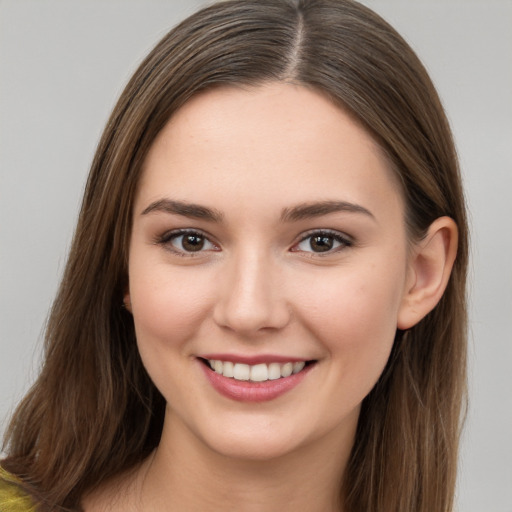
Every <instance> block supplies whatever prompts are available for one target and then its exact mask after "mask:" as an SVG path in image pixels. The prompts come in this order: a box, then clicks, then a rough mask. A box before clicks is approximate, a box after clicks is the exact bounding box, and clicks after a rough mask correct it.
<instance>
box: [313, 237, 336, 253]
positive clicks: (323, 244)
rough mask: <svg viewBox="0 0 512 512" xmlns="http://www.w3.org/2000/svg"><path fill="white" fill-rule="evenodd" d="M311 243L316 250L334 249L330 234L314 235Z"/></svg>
mask: <svg viewBox="0 0 512 512" xmlns="http://www.w3.org/2000/svg"><path fill="white" fill-rule="evenodd" d="M310 245H311V249H313V250H314V251H315V252H325V251H329V250H330V249H332V246H333V240H332V237H330V236H314V237H313V238H312V239H311V242H310Z"/></svg>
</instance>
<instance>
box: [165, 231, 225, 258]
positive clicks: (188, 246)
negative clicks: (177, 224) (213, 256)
mask: <svg viewBox="0 0 512 512" xmlns="http://www.w3.org/2000/svg"><path fill="white" fill-rule="evenodd" d="M157 242H158V243H159V244H162V245H165V246H166V247H168V248H169V249H170V250H172V251H173V252H175V253H177V254H179V255H182V256H185V255H192V254H193V253H199V252H204V251H217V250H219V248H218V247H217V246H216V245H215V244H214V243H212V242H211V241H210V240H209V239H208V238H207V237H206V236H205V235H204V234H203V233H201V232H199V231H193V230H179V231H171V232H169V233H166V234H165V235H163V236H162V237H161V238H160V239H159V240H157Z"/></svg>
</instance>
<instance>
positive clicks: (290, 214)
mask: <svg viewBox="0 0 512 512" xmlns="http://www.w3.org/2000/svg"><path fill="white" fill-rule="evenodd" d="M338 212H347V213H362V214H363V215H366V216H368V217H371V218H372V219H373V220H375V216H374V215H373V213H372V212H370V210H367V209H366V208H364V207H363V206H360V205H358V204H354V203H349V202H347V201H319V202H314V203H302V204H298V205H297V206H294V207H293V208H285V209H284V210H283V211H282V213H281V221H282V222H296V221H299V220H304V219H310V218H314V217H321V216H323V215H328V214H330V213H338Z"/></svg>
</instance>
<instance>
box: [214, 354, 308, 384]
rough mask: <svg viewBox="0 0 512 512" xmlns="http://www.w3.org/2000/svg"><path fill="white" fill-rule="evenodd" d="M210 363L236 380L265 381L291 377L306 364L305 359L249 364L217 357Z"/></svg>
mask: <svg viewBox="0 0 512 512" xmlns="http://www.w3.org/2000/svg"><path fill="white" fill-rule="evenodd" d="M208 363H209V364H210V367H211V368H212V370H214V371H215V372H216V373H218V374H220V375H223V376H224V377H230V378H234V379H235V380H250V381H251V382H265V381H266V380H276V379H280V378H282V377H289V376H290V375H292V374H296V373H299V372H300V371H301V370H302V369H303V368H304V366H305V365H306V363H305V361H298V362H295V363H291V362H290V363H270V364H265V363H260V364H255V365H248V364H243V363H232V362H231V361H219V360H216V359H209V360H208Z"/></svg>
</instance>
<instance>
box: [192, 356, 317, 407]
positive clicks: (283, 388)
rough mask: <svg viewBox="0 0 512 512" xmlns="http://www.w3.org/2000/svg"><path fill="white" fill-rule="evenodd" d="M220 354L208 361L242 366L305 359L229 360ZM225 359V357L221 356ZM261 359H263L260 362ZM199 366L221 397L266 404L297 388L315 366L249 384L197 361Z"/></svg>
mask: <svg viewBox="0 0 512 512" xmlns="http://www.w3.org/2000/svg"><path fill="white" fill-rule="evenodd" d="M219 356H220V354H215V357H210V356H208V359H217V360H221V361H232V362H239V363H244V364H260V363H262V362H265V363H266V362H296V361H306V360H305V359H293V358H291V359H284V360H281V361H277V360H276V358H273V359H271V360H268V359H265V358H266V356H259V357H257V358H248V359H247V358H245V359H240V358H237V359H231V358H224V359H223V358H222V357H219ZM223 357H225V356H223ZM261 358H264V360H262V359H261ZM246 360H250V361H256V362H255V363H246V362H245V361H246ZM198 362H199V365H200V366H201V368H202V371H203V372H204V374H205V376H206V378H207V379H208V381H209V382H210V384H211V385H212V387H213V388H214V389H215V390H216V391H217V392H218V393H220V394H221V395H223V396H225V397H226V398H229V399H231V400H236V401H238V402H268V401H270V400H274V399H276V398H278V397H280V396H282V395H284V394H285V393H287V392H288V391H291V390H292V389H293V388H295V387H296V386H298V385H299V384H300V383H301V382H302V380H303V379H304V378H305V377H306V376H307V374H308V373H309V372H310V370H311V369H312V368H313V367H314V366H316V365H315V364H311V365H307V366H306V367H305V368H304V369H303V370H301V371H300V372H299V373H295V374H292V375H290V376H289V377H281V378H280V379H276V380H266V381H264V382H250V381H242V380H235V379H232V378H229V377H224V376H223V375H220V374H218V373H216V372H214V371H213V370H212V369H211V368H209V367H208V366H207V365H206V364H204V363H203V362H201V361H200V360H199V359H198Z"/></svg>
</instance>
